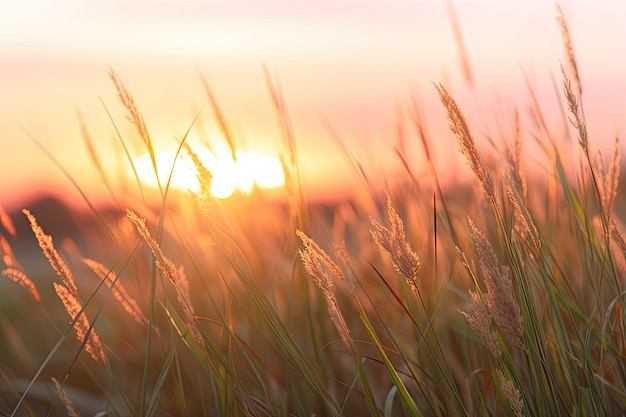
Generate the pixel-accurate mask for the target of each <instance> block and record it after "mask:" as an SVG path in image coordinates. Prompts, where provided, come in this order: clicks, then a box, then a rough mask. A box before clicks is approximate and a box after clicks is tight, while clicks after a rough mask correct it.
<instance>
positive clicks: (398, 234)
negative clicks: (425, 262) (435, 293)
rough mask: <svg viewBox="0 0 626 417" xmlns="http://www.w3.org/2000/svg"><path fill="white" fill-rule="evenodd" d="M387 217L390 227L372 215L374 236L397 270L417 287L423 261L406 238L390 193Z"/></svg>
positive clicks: (410, 283)
mask: <svg viewBox="0 0 626 417" xmlns="http://www.w3.org/2000/svg"><path fill="white" fill-rule="evenodd" d="M387 217H388V220H389V225H390V229H387V228H386V227H385V226H383V225H381V224H380V223H378V222H377V221H376V220H374V219H373V218H371V217H370V221H371V223H372V226H373V230H370V233H371V234H372V238H373V239H374V241H375V242H376V244H378V246H379V247H380V248H381V249H382V250H384V251H385V252H387V253H388V254H389V255H390V256H391V262H392V264H393V268H394V269H395V270H396V272H398V273H399V274H401V275H402V276H404V278H406V281H407V283H408V284H409V285H411V287H413V288H417V273H418V271H419V268H420V267H421V266H422V263H421V262H420V260H419V257H418V256H417V254H416V253H415V252H413V250H412V249H411V245H410V244H409V242H408V241H407V239H406V236H405V234H404V224H403V223H402V219H401V218H400V216H398V213H397V212H396V210H395V209H394V208H393V203H392V202H391V197H390V196H389V195H387Z"/></svg>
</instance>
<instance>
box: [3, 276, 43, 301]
mask: <svg viewBox="0 0 626 417" xmlns="http://www.w3.org/2000/svg"><path fill="white" fill-rule="evenodd" d="M1 274H2V275H3V276H5V277H7V278H9V279H10V280H11V281H13V282H15V283H17V284H20V285H21V286H22V287H23V288H24V289H25V290H26V291H28V292H29V293H30V294H31V295H32V296H33V298H34V299H35V301H37V302H38V303H40V302H41V297H40V296H39V291H37V287H36V286H35V284H34V283H33V282H32V281H31V280H30V279H29V278H28V277H27V276H26V274H25V273H24V272H22V271H21V270H19V269H16V268H6V269H4V270H3V271H2V273H1Z"/></svg>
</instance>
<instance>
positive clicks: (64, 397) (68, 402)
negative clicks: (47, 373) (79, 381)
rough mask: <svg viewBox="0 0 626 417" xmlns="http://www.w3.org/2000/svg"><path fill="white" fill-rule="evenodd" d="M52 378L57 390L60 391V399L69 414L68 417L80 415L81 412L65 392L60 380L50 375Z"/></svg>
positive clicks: (78, 416)
mask: <svg viewBox="0 0 626 417" xmlns="http://www.w3.org/2000/svg"><path fill="white" fill-rule="evenodd" d="M50 379H51V380H52V383H53V384H54V386H55V388H56V390H57V392H58V393H59V400H61V404H63V406H64V407H65V412H66V413H67V416H68V417H80V413H79V412H78V410H77V409H76V406H75V405H74V403H73V402H72V400H70V399H69V397H68V396H67V394H66V393H65V390H64V389H63V387H62V386H61V384H59V381H57V379H56V378H55V377H50Z"/></svg>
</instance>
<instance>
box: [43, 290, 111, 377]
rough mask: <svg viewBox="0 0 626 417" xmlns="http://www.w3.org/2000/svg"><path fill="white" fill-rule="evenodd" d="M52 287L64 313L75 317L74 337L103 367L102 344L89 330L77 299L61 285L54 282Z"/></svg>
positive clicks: (94, 332) (87, 322)
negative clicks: (63, 307)
mask: <svg viewBox="0 0 626 417" xmlns="http://www.w3.org/2000/svg"><path fill="white" fill-rule="evenodd" d="M52 284H53V285H54V290H55V291H56V293H57V295H58V296H59V298H60V299H61V302H62V303H63V305H64V306H65V311H67V314H69V316H70V317H71V318H72V320H74V319H75V318H76V317H77V316H78V319H77V320H76V322H75V323H74V330H76V337H77V338H78V340H79V341H80V342H81V343H82V342H83V341H85V340H86V342H85V350H86V351H87V353H89V355H90V356H91V357H92V358H93V360H95V361H96V362H98V363H100V364H102V365H104V362H105V356H104V350H103V349H102V342H101V341H100V337H99V336H98V334H97V333H96V330H95V329H93V328H92V329H91V331H89V328H90V324H89V320H88V319H87V316H85V313H84V312H83V313H81V310H82V305H81V304H80V302H79V301H78V298H76V296H75V295H74V294H73V293H72V292H71V291H70V290H68V289H67V288H65V287H64V286H63V285H60V284H57V283H56V282H53V283H52ZM79 314H80V316H79Z"/></svg>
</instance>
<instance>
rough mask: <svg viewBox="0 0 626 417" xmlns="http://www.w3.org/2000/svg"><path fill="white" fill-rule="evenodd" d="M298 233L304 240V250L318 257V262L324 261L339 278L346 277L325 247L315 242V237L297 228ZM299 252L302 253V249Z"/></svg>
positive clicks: (311, 255) (315, 257)
mask: <svg viewBox="0 0 626 417" xmlns="http://www.w3.org/2000/svg"><path fill="white" fill-rule="evenodd" d="M296 235H297V236H298V237H299V238H300V240H302V244H303V245H304V251H306V252H308V253H309V254H310V257H311V258H314V259H317V260H318V263H319V261H322V263H323V264H324V265H325V266H326V268H328V270H330V272H332V273H333V275H335V276H336V277H337V278H340V279H343V278H344V276H343V273H342V272H341V269H340V268H339V266H338V265H337V264H336V263H335V261H333V260H332V259H331V258H330V256H329V255H328V254H327V253H326V252H325V251H324V249H322V248H320V247H319V245H318V244H317V243H315V241H314V240H313V239H311V238H310V237H308V236H307V235H306V233H304V232H303V231H301V230H296ZM299 252H300V253H302V250H299Z"/></svg>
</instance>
